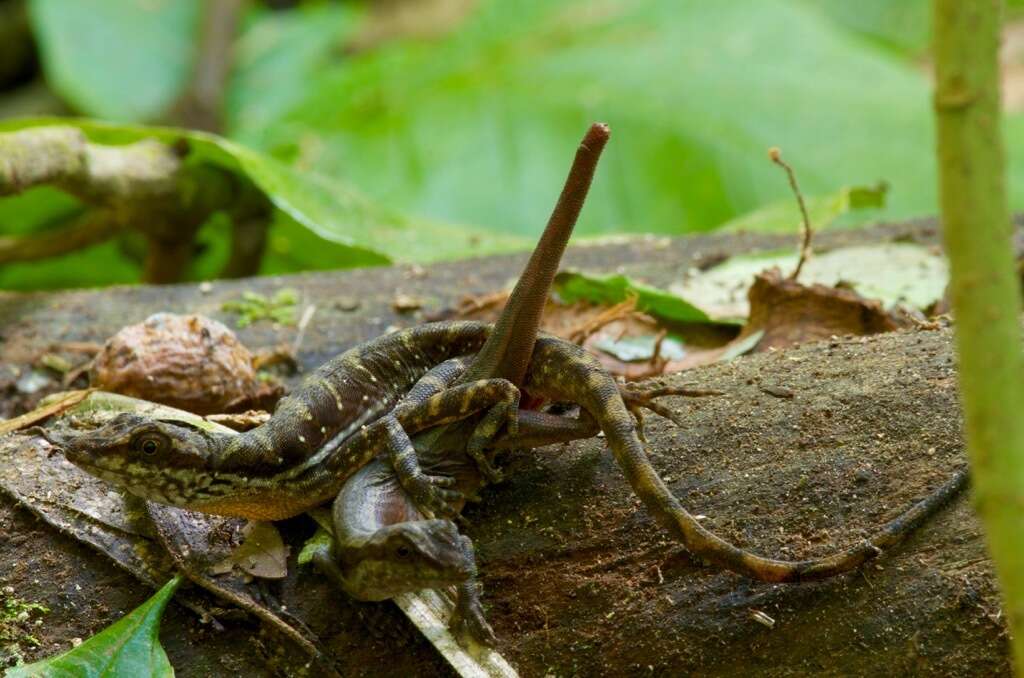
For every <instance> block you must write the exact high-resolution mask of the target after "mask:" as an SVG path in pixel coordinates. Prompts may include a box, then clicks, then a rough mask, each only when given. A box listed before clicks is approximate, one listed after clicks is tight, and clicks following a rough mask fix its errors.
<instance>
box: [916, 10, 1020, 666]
mask: <svg viewBox="0 0 1024 678" xmlns="http://www.w3.org/2000/svg"><path fill="white" fill-rule="evenodd" d="M1001 4H1002V3H1000V2H999V0H934V6H933V7H934V12H933V15H934V17H935V18H934V21H935V25H934V45H935V48H934V49H935V72H936V88H935V113H936V118H937V122H938V161H939V184H940V186H939V187H940V192H941V202H942V219H943V223H944V224H945V226H944V233H945V242H946V253H947V255H948V256H949V259H950V268H951V282H950V292H951V296H952V302H953V311H954V314H955V317H956V338H957V351H958V354H959V364H960V368H959V369H960V388H961V397H962V400H963V408H964V420H965V427H966V435H967V447H968V453H969V456H970V462H971V473H972V477H973V485H974V504H975V508H976V510H977V512H978V515H979V516H980V518H981V520H982V522H983V524H984V529H985V535H986V541H987V543H988V548H989V551H990V553H991V554H992V558H993V560H994V562H995V566H996V570H997V572H998V575H999V581H1000V585H1001V588H1002V592H1003V596H1004V601H1005V605H1006V612H1007V621H1008V624H1009V627H1010V634H1011V636H1012V637H1013V638H1014V656H1015V659H1016V667H1017V671H1018V673H1019V674H1020V675H1024V416H1022V413H1024V383H1022V381H1021V377H1022V376H1024V372H1022V369H1021V368H1022V367H1024V364H1022V358H1021V336H1020V324H1019V322H1020V320H1019V316H1020V306H1021V300H1020V281H1019V280H1018V278H1017V276H1016V274H1015V266H1014V259H1013V248H1012V247H1011V235H1012V227H1011V223H1010V218H1009V213H1008V209H1007V201H1006V186H1005V179H1004V158H1003V142H1002V133H1001V128H1000V111H999V66H998V60H997V57H998V49H999V33H1000V19H1001V9H1002V7H1001Z"/></svg>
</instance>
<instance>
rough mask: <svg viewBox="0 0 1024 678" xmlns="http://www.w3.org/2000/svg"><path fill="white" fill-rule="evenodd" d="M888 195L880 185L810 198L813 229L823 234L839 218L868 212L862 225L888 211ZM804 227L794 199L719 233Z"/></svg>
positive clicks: (735, 221)
mask: <svg viewBox="0 0 1024 678" xmlns="http://www.w3.org/2000/svg"><path fill="white" fill-rule="evenodd" d="M887 191H888V185H886V184H884V183H879V184H878V185H877V186H847V187H844V188H842V189H840V190H839V191H838V192H836V193H834V194H832V195H823V196H814V197H810V198H807V199H806V200H805V203H806V205H807V216H808V218H809V219H810V220H811V228H812V229H813V230H815V231H820V230H824V229H826V228H828V227H829V226H832V225H833V224H835V223H836V222H837V221H838V220H839V218H840V217H842V216H844V215H847V214H850V213H851V212H856V211H866V212H868V214H867V215H858V216H859V217H860V218H859V220H858V223H863V221H864V220H865V219H867V218H871V217H872V216H874V215H875V214H877V212H874V210H878V209H881V208H883V207H885V194H886V192H887ZM801 223H802V219H801V216H800V207H799V206H798V205H797V203H796V199H795V198H792V197H791V198H789V199H788V200H780V201H778V202H773V203H771V204H770V205H766V206H764V207H762V208H760V209H757V210H755V211H753V212H751V213H749V214H745V215H743V216H741V217H737V218H735V219H731V220H729V221H727V222H726V223H724V224H722V226H721V227H719V230H722V231H750V232H753V233H788V232H790V231H792V232H797V231H799V230H800V228H801ZM845 225H850V224H849V223H847V224H845Z"/></svg>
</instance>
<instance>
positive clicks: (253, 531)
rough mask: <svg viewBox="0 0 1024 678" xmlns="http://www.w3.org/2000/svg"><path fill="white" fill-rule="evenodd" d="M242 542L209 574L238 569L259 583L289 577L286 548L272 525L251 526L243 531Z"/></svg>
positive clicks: (257, 523)
mask: <svg viewBox="0 0 1024 678" xmlns="http://www.w3.org/2000/svg"><path fill="white" fill-rule="evenodd" d="M242 538H243V541H242V543H241V544H239V546H238V548H236V549H235V550H234V551H232V552H231V555H230V556H228V557H227V558H225V559H224V560H222V561H221V562H220V563H218V564H217V565H214V566H213V568H212V569H211V570H210V573H211V574H223V573H226V572H230V571H231V569H232V568H236V567H237V568H238V569H240V570H241V571H242V572H245V573H246V574H248V575H251V576H253V577H257V578H259V579H283V578H284V577H287V576H288V551H289V549H288V547H287V546H285V544H284V541H283V540H282V539H281V533H280V532H278V531H277V528H276V527H274V524H273V523H266V522H251V523H249V524H248V525H246V526H245V527H244V528H242Z"/></svg>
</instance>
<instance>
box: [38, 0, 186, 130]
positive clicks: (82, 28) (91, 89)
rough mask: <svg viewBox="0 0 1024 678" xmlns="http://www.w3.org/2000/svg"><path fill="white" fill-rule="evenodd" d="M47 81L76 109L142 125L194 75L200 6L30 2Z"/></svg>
mask: <svg viewBox="0 0 1024 678" xmlns="http://www.w3.org/2000/svg"><path fill="white" fill-rule="evenodd" d="M28 5H29V11H30V16H31V20H32V29H33V32H34V33H35V36H36V39H37V40H38V41H39V47H40V52H41V54H42V61H43V69H44V71H45V73H46V79H47V81H48V82H49V84H50V86H51V87H53V88H54V89H55V90H56V91H57V92H58V93H59V94H60V95H61V96H62V97H63V98H64V99H65V100H66V101H67V102H68V103H70V104H71V106H72V107H74V108H75V109H77V110H78V111H80V112H82V113H84V114H86V115H92V116H96V117H102V118H109V119H111V120H121V121H126V122H139V121H143V120H151V119H153V118H155V117H156V116H158V115H159V114H161V113H163V112H164V111H165V110H166V109H167V108H168V107H169V106H170V105H171V103H172V102H173V101H174V99H175V97H176V96H177V95H178V93H179V92H180V91H181V89H182V87H183V86H184V85H185V83H186V81H187V80H188V77H189V72H190V69H191V66H192V61H193V57H194V51H195V42H196V34H197V32H198V31H197V28H198V20H199V8H200V2H199V0H74V2H67V1H66V0H29V3H28Z"/></svg>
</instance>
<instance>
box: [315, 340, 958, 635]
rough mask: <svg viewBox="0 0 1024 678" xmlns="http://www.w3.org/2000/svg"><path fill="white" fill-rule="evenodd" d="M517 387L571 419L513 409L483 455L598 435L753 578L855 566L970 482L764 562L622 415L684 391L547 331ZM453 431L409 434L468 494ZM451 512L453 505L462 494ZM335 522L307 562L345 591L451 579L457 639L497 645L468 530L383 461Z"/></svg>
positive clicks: (435, 468) (667, 509) (715, 554)
mask: <svg viewBox="0 0 1024 678" xmlns="http://www.w3.org/2000/svg"><path fill="white" fill-rule="evenodd" d="M521 387H522V390H523V392H524V393H529V394H530V395H531V396H532V397H534V398H540V399H548V400H551V401H568V402H573V403H577V404H578V405H579V407H580V411H579V415H578V416H577V417H576V418H575V419H574V418H567V417H563V416H555V415H550V414H546V413H544V412H540V411H522V412H520V415H519V429H518V431H517V432H514V433H513V432H505V434H504V435H501V436H499V437H497V438H495V439H492V440H491V441H490V442H489V452H490V453H494V452H496V451H498V450H502V449H509V448H515V449H520V448H524V447H526V448H532V447H541V446H544V445H548V444H553V443H557V442H567V441H570V440H575V439H579V438H587V437H591V436H593V435H595V434H596V433H597V432H598V431H599V430H600V431H603V432H604V433H605V437H606V440H607V442H608V445H609V447H610V448H611V450H612V453H613V455H614V457H615V459H616V461H617V462H618V464H619V466H620V467H621V469H622V470H623V472H624V474H625V476H626V479H627V481H628V482H629V484H630V485H631V486H632V488H633V490H634V491H635V492H636V494H637V495H638V496H639V497H640V498H641V500H642V501H643V503H644V505H645V506H646V508H647V510H648V511H649V512H650V513H651V514H652V515H653V516H654V517H655V519H656V520H657V521H658V522H659V523H660V524H661V525H662V526H663V527H665V528H666V529H667V530H668V531H669V532H670V533H671V534H672V535H673V536H674V537H676V538H677V539H678V540H679V541H680V542H682V544H683V545H684V547H685V548H686V549H687V550H688V551H690V552H691V553H692V554H693V555H695V556H698V557H700V558H702V559H703V560H705V561H707V562H709V563H711V564H713V565H717V566H719V567H722V568H724V569H727V570H731V571H733V572H735V573H737V574H740V575H743V576H746V577H748V578H752V579H755V580H760V581H767V582H783V583H797V582H806V581H816V580H821V579H826V578H829V577H833V576H836V575H838V574H841V573H843V572H848V571H851V570H854V569H856V568H857V567H860V566H861V565H863V564H864V563H865V562H867V561H869V560H872V559H874V558H876V557H878V556H879V555H880V554H881V553H882V552H883V550H884V549H889V548H891V547H893V546H895V545H897V544H898V543H899V542H901V541H902V540H903V539H904V538H905V537H906V536H907V535H908V534H910V533H911V532H912V531H913V530H915V529H916V528H917V527H919V526H920V525H922V524H923V523H924V522H925V521H926V520H927V519H928V518H929V517H930V516H931V515H933V514H934V513H936V512H937V511H938V510H939V509H941V508H942V507H943V506H945V505H946V504H947V503H948V502H949V501H951V500H952V499H953V498H954V497H956V496H957V495H958V494H959V493H960V492H961V491H962V490H963V489H964V488H965V487H966V486H967V483H968V473H967V471H966V470H960V471H957V472H956V473H954V474H953V476H952V477H951V479H949V480H948V481H947V482H945V483H944V484H943V485H941V486H939V487H938V488H937V489H935V490H933V491H932V492H931V493H930V494H929V495H927V496H926V497H925V498H923V499H922V500H920V501H918V502H917V503H915V504H914V505H912V506H911V507H910V508H908V509H907V510H905V511H904V512H902V513H901V514H900V515H898V516H897V517H896V518H894V519H892V520H891V521H889V522H888V523H886V524H885V525H883V526H882V527H881V528H880V529H878V530H877V531H876V532H875V533H874V534H872V535H871V536H870V537H869V538H868V539H865V540H863V541H861V542H860V543H858V544H855V545H853V546H851V547H848V548H846V549H844V550H842V551H839V552H836V553H834V554H832V555H829V556H825V557H821V558H815V559H808V560H802V561H785V560H776V559H772V558H766V557H763V556H759V555H756V554H754V553H751V552H749V551H746V550H743V549H740V548H738V547H736V546H734V545H732V544H730V543H728V542H727V541H725V540H724V539H722V538H720V537H718V536H717V535H715V534H714V533H712V532H711V531H710V530H708V529H706V528H704V527H703V526H702V525H701V524H700V522H699V521H698V520H697V519H696V518H694V517H693V516H692V515H691V514H690V513H689V512H688V511H686V509H685V508H684V507H683V506H682V505H681V504H680V503H679V501H678V500H677V499H676V498H675V497H674V496H673V495H672V493H671V491H670V490H669V488H668V487H667V486H666V485H665V484H664V482H663V481H662V480H661V478H660V477H659V476H658V474H657V473H656V472H655V471H654V469H653V467H652V466H651V464H650V462H649V460H648V459H647V456H646V452H645V451H644V445H643V442H642V434H641V432H640V431H641V428H640V427H641V423H640V420H639V418H635V419H634V417H632V416H631V411H632V410H634V409H635V408H637V407H645V406H646V405H645V403H646V401H647V400H648V399H649V398H651V397H658V396H660V395H685V394H686V393H684V392H682V391H684V390H683V389H679V390H675V389H666V388H655V389H647V390H646V392H644V391H638V390H633V389H630V388H624V387H623V386H622V385H620V384H618V383H616V382H615V380H614V379H613V378H612V377H611V376H610V375H609V374H607V372H605V371H604V369H603V368H602V367H601V365H600V363H599V362H598V361H597V360H596V359H595V358H594V357H593V356H592V355H590V354H589V353H587V352H586V351H584V350H583V349H581V348H580V347H578V346H576V345H575V344H570V343H568V342H565V341H563V340H561V339H558V338H556V337H552V336H547V335H541V336H540V337H539V338H538V339H537V342H536V344H535V346H534V347H533V349H532V357H531V362H530V364H529V367H528V369H527V371H526V373H525V379H524V381H523V383H522V384H521ZM654 411H655V412H658V413H659V414H661V413H662V412H660V411H659V410H658V409H655V410H654ZM677 423H678V422H677ZM458 426H459V425H458V424H456V427H458ZM454 430H455V431H456V433H455V434H454V435H447V436H445V435H441V436H440V437H438V436H424V435H420V436H417V437H416V438H415V439H414V441H413V442H414V444H416V446H417V449H418V450H419V452H420V459H421V461H422V462H423V463H424V466H425V467H427V468H429V469H431V471H432V472H437V473H443V474H445V475H448V476H451V477H454V478H456V479H457V483H458V484H457V486H458V488H459V490H460V491H461V493H462V494H463V495H464V496H468V495H472V494H476V493H477V492H478V491H479V489H480V488H481V487H483V486H484V485H485V484H486V483H487V482H488V477H487V474H486V473H485V472H484V467H481V466H480V465H478V464H477V463H476V462H475V460H474V459H473V457H472V455H470V454H469V452H468V450H467V449H466V437H465V432H462V433H459V432H458V429H457V428H456V429H454ZM346 444H351V442H348V443H346ZM456 508H457V509H459V510H461V508H462V502H461V501H460V502H459V504H458V505H457V507H456ZM332 520H333V527H334V542H333V543H332V544H331V546H330V547H326V546H321V547H319V548H318V550H317V551H316V553H315V554H314V556H313V560H314V562H315V564H316V565H317V566H318V568H319V569H320V570H321V571H323V572H324V573H326V574H327V575H328V576H329V577H330V578H331V579H333V580H334V581H335V582H337V583H338V584H340V585H341V587H342V588H343V589H344V590H346V591H347V592H348V593H350V595H353V596H354V597H357V598H361V599H365V600H383V599H387V598H391V597H394V596H396V595H398V594H400V593H405V592H412V591H417V590H420V589H425V588H443V587H448V586H456V587H457V598H456V608H455V612H454V615H453V618H452V620H451V622H450V625H451V626H452V628H453V631H454V632H455V633H456V636H457V637H459V638H460V640H462V642H465V638H466V637H467V636H468V637H473V638H475V639H477V640H482V641H483V642H484V643H485V644H493V643H494V640H495V639H494V636H493V632H491V630H490V627H489V625H488V624H487V622H486V620H484V619H483V615H482V612H481V610H480V604H479V599H478V596H479V591H478V588H477V585H476V583H475V576H476V565H475V562H474V556H473V548H472V545H471V543H470V542H469V539H468V537H466V536H464V535H460V534H459V533H458V528H457V527H456V525H455V524H454V523H453V522H452V521H450V520H440V519H431V518H429V517H428V516H425V515H424V514H423V513H422V512H421V511H420V510H419V509H418V508H417V507H416V505H415V503H414V502H412V501H411V500H410V499H409V497H408V495H407V494H406V493H405V492H404V491H403V490H402V488H401V485H400V484H399V483H398V482H397V480H396V478H395V476H394V473H393V471H392V470H391V469H390V468H389V467H388V466H387V465H386V464H385V463H383V461H382V460H375V461H374V462H373V463H371V464H368V465H366V466H364V467H363V468H361V469H360V470H359V472H357V473H356V474H355V475H353V476H352V477H351V478H350V479H349V480H348V481H347V482H346V484H345V486H344V487H343V488H342V490H341V491H340V492H339V494H338V496H337V498H336V500H335V502H334V505H333V507H332Z"/></svg>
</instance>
